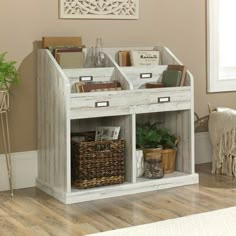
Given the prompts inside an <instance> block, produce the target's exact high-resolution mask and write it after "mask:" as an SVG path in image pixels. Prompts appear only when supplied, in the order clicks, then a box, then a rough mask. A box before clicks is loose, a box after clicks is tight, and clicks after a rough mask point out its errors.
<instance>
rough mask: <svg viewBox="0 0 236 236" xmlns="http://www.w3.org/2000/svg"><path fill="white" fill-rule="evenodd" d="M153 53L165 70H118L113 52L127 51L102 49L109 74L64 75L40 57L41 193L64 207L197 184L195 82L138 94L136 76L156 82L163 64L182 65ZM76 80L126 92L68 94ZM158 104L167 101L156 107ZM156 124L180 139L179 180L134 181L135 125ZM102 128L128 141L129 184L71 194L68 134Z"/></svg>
mask: <svg viewBox="0 0 236 236" xmlns="http://www.w3.org/2000/svg"><path fill="white" fill-rule="evenodd" d="M130 49H132V50H135V49H137V50H140V49H145V50H147V49H153V47H143V48H140V47H137V48H135V47H132V48H130ZM155 49H156V50H159V51H160V52H161V63H162V64H163V65H160V66H153V67H148V68H146V67H144V68H135V67H130V68H127V67H126V68H125V67H123V68H121V67H119V66H118V64H117V62H116V59H117V52H118V51H119V50H127V48H111V49H104V52H105V54H106V66H109V67H108V68H89V69H88V68H87V69H75V70H74V69H73V70H64V71H62V69H61V68H60V67H59V66H58V64H57V62H56V61H55V59H54V58H53V57H52V55H51V54H50V53H49V52H48V51H47V50H40V51H39V58H38V67H39V70H38V130H39V132H38V133H39V135H38V146H39V167H38V168H39V177H38V180H37V183H38V186H39V188H41V189H43V190H44V191H45V192H48V193H49V194H51V195H52V196H54V197H56V198H57V199H59V200H60V201H63V202H64V203H74V202H81V201H88V200H94V199H100V198H106V197H113V196H120V195H125V194H130V193H137V192H143V191H151V190H157V189H162V188H167V187H174V186H180V185H185V184H192V183H196V182H198V175H196V174H194V146H193V143H194V135H193V109H194V106H193V104H194V99H193V97H194V96H193V77H192V75H191V73H190V72H189V71H188V74H187V79H186V82H185V86H184V87H176V88H157V89H139V87H140V86H141V85H142V84H143V82H140V79H138V80H137V79H136V76H140V73H152V74H153V76H154V77H155V78H154V79H155V80H158V79H159V78H160V74H161V73H162V72H163V70H165V69H166V67H167V64H181V62H180V61H179V60H178V59H177V58H176V57H175V56H174V55H173V53H171V52H170V50H169V49H167V48H165V47H161V46H157V47H155ZM80 76H93V78H94V79H95V80H94V81H112V80H118V81H119V82H120V83H121V85H122V87H123V89H124V90H122V91H106V92H91V93H78V94H75V93H71V85H72V84H73V83H75V82H77V81H79V77H80ZM147 81H148V82H152V79H147V80H145V82H147ZM158 98H162V100H163V99H164V100H165V99H166V98H168V99H170V101H169V102H165V103H159V102H158ZM168 99H166V100H168ZM96 102H109V106H108V107H99V108H96V107H95V103H96ZM156 119H157V120H162V121H163V122H164V123H165V124H166V126H167V127H168V128H170V130H171V131H173V132H174V133H176V134H178V135H180V136H181V141H180V144H179V147H178V148H179V151H178V157H177V170H178V171H180V172H181V173H182V174H179V172H176V173H175V175H174V176H172V177H173V178H165V179H163V180H160V181H159V180H147V179H140V178H138V179H136V162H135V161H136V159H135V150H136V123H138V122H142V121H144V120H150V121H155V120H156ZM100 125H103V126H105V125H108V126H111V125H114V126H120V127H121V137H123V138H125V140H126V152H125V153H126V181H127V184H124V185H119V186H107V187H104V188H95V189H89V190H82V191H81V190H76V191H74V190H73V191H72V192H71V169H70V168H71V167H70V164H71V163H70V155H71V153H70V134H71V132H78V131H88V130H94V129H95V128H96V127H97V126H100Z"/></svg>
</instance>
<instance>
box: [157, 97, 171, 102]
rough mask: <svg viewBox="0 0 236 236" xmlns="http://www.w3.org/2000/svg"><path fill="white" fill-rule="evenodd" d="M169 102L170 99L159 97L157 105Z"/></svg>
mask: <svg viewBox="0 0 236 236" xmlns="http://www.w3.org/2000/svg"><path fill="white" fill-rule="evenodd" d="M165 102H170V97H159V98H158V103H165Z"/></svg>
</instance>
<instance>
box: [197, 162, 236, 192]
mask: <svg viewBox="0 0 236 236" xmlns="http://www.w3.org/2000/svg"><path fill="white" fill-rule="evenodd" d="M211 166H212V163H204V164H198V165H196V166H195V170H196V172H197V173H198V174H199V184H200V185H201V186H204V187H208V188H222V189H227V188H228V189H236V178H235V177H230V176H224V175H215V174H212V173H211ZM206 175H207V178H205V177H206Z"/></svg>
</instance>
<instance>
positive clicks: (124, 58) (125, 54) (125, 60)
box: [118, 51, 131, 66]
mask: <svg viewBox="0 0 236 236" xmlns="http://www.w3.org/2000/svg"><path fill="white" fill-rule="evenodd" d="M118 59H119V66H131V62H130V53H129V51H119V53H118Z"/></svg>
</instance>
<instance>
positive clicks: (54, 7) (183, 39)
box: [0, 0, 236, 152]
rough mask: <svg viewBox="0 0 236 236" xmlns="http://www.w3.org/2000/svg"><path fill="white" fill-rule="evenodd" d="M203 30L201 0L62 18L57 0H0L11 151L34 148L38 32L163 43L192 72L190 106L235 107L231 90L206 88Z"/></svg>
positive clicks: (155, 0)
mask: <svg viewBox="0 0 236 236" xmlns="http://www.w3.org/2000/svg"><path fill="white" fill-rule="evenodd" d="M205 31H206V27H205V0H178V1H176V0H140V19H139V20H62V19H58V1H57V0H50V1H48V0H40V1H39V0H23V1H5V0H0V52H2V51H8V52H9V53H8V59H11V60H16V61H17V63H18V66H19V71H20V73H21V79H22V82H21V84H20V85H19V86H17V87H15V88H14V89H13V96H12V97H11V113H10V128H11V139H12V151H14V152H15V151H27V150H34V149H36V148H37V139H36V137H37V116H36V113H37V106H36V104H37V101H36V65H35V53H34V46H35V42H36V41H39V40H41V38H42V36H82V38H83V43H84V44H86V45H88V46H89V45H94V43H95V39H96V37H98V36H101V37H102V38H103V41H104V46H105V47H110V46H130V45H135V46H145V45H157V44H162V45H166V46H167V47H169V48H170V49H171V50H172V51H173V52H174V53H175V54H176V55H177V56H178V57H179V59H180V60H181V61H182V62H183V63H184V64H186V65H187V66H188V68H189V69H190V70H191V72H192V73H193V75H194V78H195V110H196V112H197V113H199V115H200V116H202V115H205V114H206V113H207V103H209V102H210V103H211V104H212V106H213V107H215V106H223V105H224V106H230V107H233V108H235V107H236V105H235V102H234V101H235V98H236V93H221V94H211V95H209V94H207V93H206V43H205V41H206V37H205V36H206V34H205ZM0 141H1V140H0ZM1 143H2V142H0V149H1V150H2V145H1Z"/></svg>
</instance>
